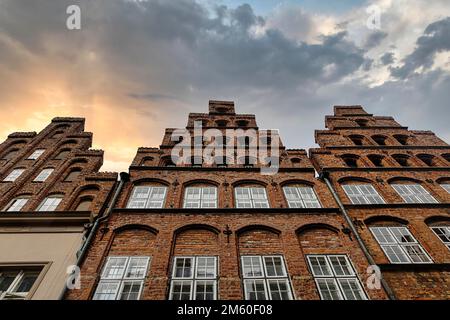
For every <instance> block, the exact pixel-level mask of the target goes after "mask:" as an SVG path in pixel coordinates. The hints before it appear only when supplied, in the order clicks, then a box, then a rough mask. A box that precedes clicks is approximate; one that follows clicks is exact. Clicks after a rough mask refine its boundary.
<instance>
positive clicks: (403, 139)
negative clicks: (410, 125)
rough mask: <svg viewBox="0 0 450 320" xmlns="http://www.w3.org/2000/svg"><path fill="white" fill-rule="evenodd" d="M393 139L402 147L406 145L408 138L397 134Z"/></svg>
mask: <svg viewBox="0 0 450 320" xmlns="http://www.w3.org/2000/svg"><path fill="white" fill-rule="evenodd" d="M394 138H395V139H396V140H397V141H398V142H399V143H400V144H401V145H403V146H406V145H408V136H405V135H400V134H397V135H395V136H394Z"/></svg>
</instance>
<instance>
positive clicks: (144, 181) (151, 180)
mask: <svg viewBox="0 0 450 320" xmlns="http://www.w3.org/2000/svg"><path fill="white" fill-rule="evenodd" d="M151 183H154V184H162V185H165V186H169V185H170V182H168V181H166V180H163V179H157V178H142V179H137V180H135V181H133V186H138V185H145V184H151Z"/></svg>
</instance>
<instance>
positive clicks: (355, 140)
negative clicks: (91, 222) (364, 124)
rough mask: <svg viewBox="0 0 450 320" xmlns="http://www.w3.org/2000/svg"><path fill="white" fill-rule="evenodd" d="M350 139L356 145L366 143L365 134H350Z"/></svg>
mask: <svg viewBox="0 0 450 320" xmlns="http://www.w3.org/2000/svg"><path fill="white" fill-rule="evenodd" d="M349 138H350V140H352V142H353V143H354V144H355V146H362V145H363V144H364V143H363V141H364V137H363V136H349Z"/></svg>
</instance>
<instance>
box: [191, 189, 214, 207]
mask: <svg viewBox="0 0 450 320" xmlns="http://www.w3.org/2000/svg"><path fill="white" fill-rule="evenodd" d="M183 207H184V208H217V188H216V187H215V186H212V185H193V186H189V187H186V189H185V192H184V203H183Z"/></svg>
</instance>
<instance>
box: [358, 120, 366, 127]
mask: <svg viewBox="0 0 450 320" xmlns="http://www.w3.org/2000/svg"><path fill="white" fill-rule="evenodd" d="M355 122H356V123H357V124H358V125H359V126H360V127H367V123H368V122H369V120H367V119H356V120H355Z"/></svg>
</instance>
